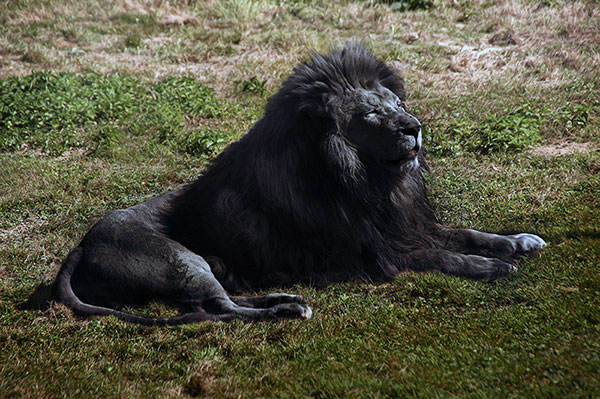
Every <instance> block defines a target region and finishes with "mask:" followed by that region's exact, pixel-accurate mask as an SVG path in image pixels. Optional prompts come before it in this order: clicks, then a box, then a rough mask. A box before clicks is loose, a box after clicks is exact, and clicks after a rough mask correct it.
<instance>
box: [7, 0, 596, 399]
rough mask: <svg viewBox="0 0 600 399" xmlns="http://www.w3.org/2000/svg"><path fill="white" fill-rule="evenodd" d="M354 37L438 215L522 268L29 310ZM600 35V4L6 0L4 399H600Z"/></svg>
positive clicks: (410, 0) (499, 0) (407, 275)
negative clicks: (198, 314) (422, 165)
mask: <svg viewBox="0 0 600 399" xmlns="http://www.w3.org/2000/svg"><path fill="white" fill-rule="evenodd" d="M392 8H394V9H400V10H397V11H393V10H392ZM349 38H359V39H361V40H363V41H364V42H365V43H366V44H367V45H368V46H370V48H371V49H372V50H373V52H374V53H375V54H377V55H378V56H381V57H383V58H384V59H386V60H388V61H389V62H390V63H391V64H392V65H394V66H395V67H396V68H398V70H399V71H400V72H401V73H402V75H403V76H404V77H405V79H406V85H407V89H408V91H409V99H408V101H409V106H410V108H411V109H412V111H413V112H414V113H415V114H416V115H417V116H418V117H419V118H420V120H421V121H422V122H423V124H424V126H425V128H426V132H425V133H426V135H427V137H428V138H427V142H426V144H427V146H428V148H429V150H430V152H429V160H430V164H431V167H432V172H431V174H430V176H429V180H430V181H431V190H432V196H433V199H434V202H435V203H436V206H437V208H438V211H439V214H440V217H441V218H442V219H443V220H444V221H445V222H446V223H448V224H451V225H454V226H462V227H472V228H478V229H483V230H488V231H506V232H515V231H527V232H534V233H537V234H539V235H541V236H542V237H543V238H544V239H545V240H546V241H547V242H548V247H547V249H545V250H544V251H542V252H541V253H539V254H536V255H534V256H532V257H529V258H527V259H522V260H520V261H519V262H518V267H519V270H520V272H519V274H518V275H516V276H515V277H514V278H511V279H507V280H502V281H499V282H497V283H494V284H485V283H478V282H473V281H467V280H462V279H458V278H451V277H446V276H440V275H433V274H415V273H405V274H402V275H401V276H400V277H399V278H398V279H397V280H396V281H394V282H391V283H389V284H384V285H370V284H365V283H351V284H350V283H349V284H344V285H336V286H332V287H330V288H328V289H322V290H317V289H313V288H310V287H304V286H297V287H293V289H291V290H290V291H292V292H294V293H298V294H300V295H303V296H304V297H306V298H307V299H308V300H309V301H310V302H311V304H312V306H313V309H314V312H315V313H314V317H313V318H312V319H311V320H309V321H283V322H276V323H256V324H245V323H241V322H232V323H203V324H198V325H192V326H186V327H177V328H161V329H158V328H141V327H138V326H132V325H128V324H124V323H122V322H120V321H118V320H116V319H114V318H99V319H94V320H84V321H82V320H78V319H76V318H74V317H73V316H72V315H71V313H70V312H69V311H68V310H67V309H66V308H64V307H62V306H59V305H55V304H52V305H51V306H50V307H49V308H42V309H31V308H30V307H29V308H27V306H26V305H25V303H26V302H27V301H28V299H29V298H30V296H31V294H32V293H33V292H34V290H36V288H38V287H40V284H41V287H42V288H43V287H44V284H47V283H49V282H50V281H52V279H53V277H54V275H55V273H56V270H57V268H58V265H59V264H60V262H61V261H62V259H63V258H64V256H65V255H66V254H67V253H68V251H69V250H70V249H71V248H72V247H73V246H75V245H76V244H77V242H78V240H79V239H80V238H81V236H82V235H83V234H84V233H85V231H86V230H87V229H88V228H89V227H90V226H91V225H92V224H93V223H94V222H95V221H96V220H98V219H99V218H100V217H101V216H102V215H104V214H106V213H108V212H109V211H111V210H114V209H117V208H122V207H127V206H131V205H134V204H136V203H139V202H141V201H144V200H146V199H148V198H150V197H152V196H155V195H158V194H161V193H164V192H166V191H168V190H170V189H172V188H173V187H176V186H177V185H179V184H181V183H184V182H186V181H189V180H191V179H193V177H194V176H197V175H198V173H200V171H201V170H202V168H203V165H205V164H206V162H208V161H210V159H211V158H212V157H214V156H215V155H216V154H217V153H218V152H219V151H220V150H221V149H222V148H223V146H224V145H226V144H227V143H228V142H230V141H232V140H234V139H236V138H237V137H239V136H240V135H241V134H243V133H244V132H246V131H247V129H248V128H249V127H250V126H251V125H252V123H253V122H254V121H256V120H257V119H258V118H259V117H260V115H261V112H262V106H263V104H264V103H265V101H266V99H267V98H268V96H269V95H271V94H272V93H273V92H274V90H275V89H276V88H277V86H278V85H279V84H280V82H281V80H282V79H283V78H284V77H285V76H287V75H288V74H289V73H290V72H291V70H292V68H293V66H294V65H295V64H296V63H297V62H299V61H302V60H306V57H307V54H308V52H309V49H315V50H317V51H322V50H326V49H327V48H329V47H330V46H333V45H336V44H338V43H343V42H344V41H345V40H347V39H349ZM598 43H600V4H599V3H598V2H594V1H568V2H563V1H558V0H542V1H535V0H532V1H504V0H496V1H478V0H474V1H467V0H464V1H463V0H458V1H445V0H443V1H442V0H434V1H433V2H427V1H420V0H407V1H405V2H397V3H394V4H392V5H391V6H390V5H389V4H387V3H385V2H377V1H342V2H327V1H318V0H317V1H308V0H307V1H303V0H299V1H293V2H278V1H262V0H230V1H218V0H210V1H206V2H167V1H160V0H156V1H136V0H117V1H102V2H100V1H88V2H79V1H68V0H59V1H53V2H50V3H48V2H41V1H39V0H29V1H25V0H23V1H13V2H8V3H7V2H3V3H1V4H0V212H1V213H0V397H70V398H71V397H127V398H128V397H186V396H197V397H211V398H212V397H282V398H288V397H298V398H303V397H318V398H329V397H364V398H373V397H478V398H479V397H490V398H495V397H582V398H588V397H598V396H600V381H599V377H598V370H599V369H600V228H599V227H598V225H599V221H600V154H599V150H598V148H599V144H600V119H599V107H600V96H599V95H598V93H599V92H600V50H599V47H598ZM209 88H210V89H209ZM211 89H212V90H211ZM213 90H214V91H213ZM33 302H35V301H33ZM30 303H31V302H30ZM138 311H140V312H145V313H146V314H172V313H173V310H172V309H169V308H166V307H164V306H161V305H153V306H151V307H148V308H146V309H141V310H138Z"/></svg>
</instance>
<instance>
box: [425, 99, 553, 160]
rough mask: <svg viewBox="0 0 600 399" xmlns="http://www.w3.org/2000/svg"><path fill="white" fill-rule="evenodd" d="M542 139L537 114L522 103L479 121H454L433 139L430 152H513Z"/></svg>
mask: <svg viewBox="0 0 600 399" xmlns="http://www.w3.org/2000/svg"><path fill="white" fill-rule="evenodd" d="M540 141H541V137H540V114H539V112H538V110H537V109H536V108H535V107H534V106H532V105H530V104H526V105H521V106H518V107H516V108H514V109H511V110H509V111H507V112H504V113H502V114H500V115H493V116H490V117H488V118H487V119H485V120H484V121H483V122H481V123H471V122H468V121H463V120H461V121H453V122H451V123H450V125H449V126H448V127H447V128H446V130H445V131H443V132H441V133H439V134H438V136H436V137H434V138H433V139H432V149H431V150H432V152H434V153H437V154H463V153H473V152H478V153H481V154H489V153H495V152H504V153H506V152H516V151H522V150H524V149H527V148H531V147H532V146H534V145H535V144H538V143H539V142H540Z"/></svg>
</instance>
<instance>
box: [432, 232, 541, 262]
mask: <svg viewBox="0 0 600 399" xmlns="http://www.w3.org/2000/svg"><path fill="white" fill-rule="evenodd" d="M439 233H440V236H441V241H442V243H443V244H445V245H444V248H446V249H448V250H452V251H456V252H461V253H466V254H477V255H483V256H491V257H498V258H514V257H517V256H520V255H523V254H526V253H528V252H532V251H536V250H539V249H541V248H543V247H544V246H545V245H546V242H545V241H544V240H543V239H542V238H540V237H538V236H537V235H535V234H529V233H521V234H513V235H500V234H492V233H485V232H482V231H477V230H472V229H452V228H448V227H442V228H441V229H440V231H439Z"/></svg>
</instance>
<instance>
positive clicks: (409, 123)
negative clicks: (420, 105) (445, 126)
mask: <svg viewBox="0 0 600 399" xmlns="http://www.w3.org/2000/svg"><path fill="white" fill-rule="evenodd" d="M403 122H404V123H403V124H402V129H400V130H401V131H402V134H403V135H405V136H413V137H414V138H418V137H419V132H421V124H420V123H419V121H418V120H416V119H415V118H413V117H412V116H409V117H407V118H406V121H403Z"/></svg>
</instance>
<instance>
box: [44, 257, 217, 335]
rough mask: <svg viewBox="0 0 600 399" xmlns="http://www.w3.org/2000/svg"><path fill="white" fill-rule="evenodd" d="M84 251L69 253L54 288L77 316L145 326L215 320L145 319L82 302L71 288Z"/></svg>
mask: <svg viewBox="0 0 600 399" xmlns="http://www.w3.org/2000/svg"><path fill="white" fill-rule="evenodd" d="M82 251H83V249H82V248H81V247H77V248H75V249H74V250H73V251H71V253H69V255H68V256H67V259H65V261H64V263H63V265H62V267H61V269H60V271H59V272H58V275H57V276H56V280H55V281H54V286H53V291H54V297H55V298H56V299H57V300H58V302H60V303H62V304H64V305H66V306H68V307H69V308H71V309H72V310H73V312H74V313H75V314H77V315H79V316H110V315H112V316H115V317H116V318H118V319H121V320H124V321H127V322H130V323H136V324H142V325H145V326H164V325H170V326H173V325H179V324H189V323H195V322H200V321H205V320H212V319H214V317H213V316H211V315H210V314H208V313H206V312H194V313H186V314H182V315H178V316H174V317H145V316H139V315H135V314H133V313H127V312H122V311H120V310H116V309H111V308H106V307H103V306H96V305H90V304H87V303H84V302H82V301H81V300H80V299H79V298H78V297H77V295H75V293H74V292H73V287H72V286H71V276H72V275H73V272H74V271H75V269H76V268H77V265H78V264H79V262H80V260H81V254H82Z"/></svg>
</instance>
